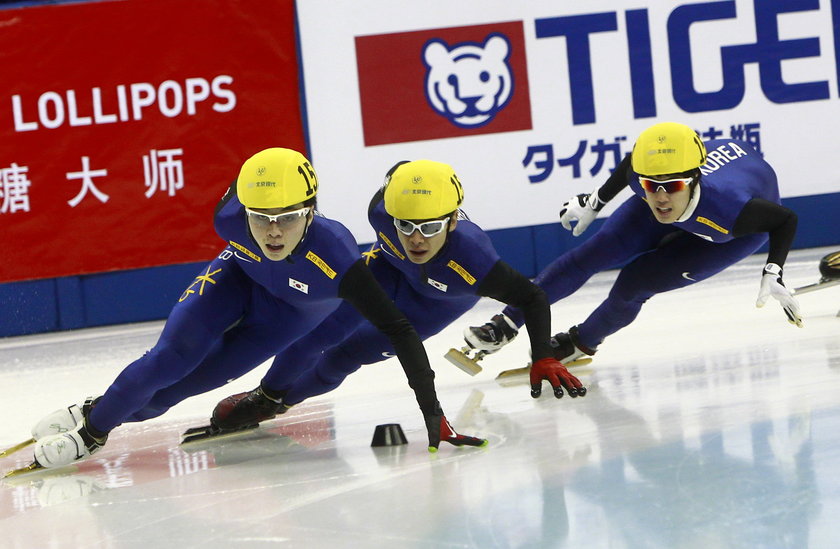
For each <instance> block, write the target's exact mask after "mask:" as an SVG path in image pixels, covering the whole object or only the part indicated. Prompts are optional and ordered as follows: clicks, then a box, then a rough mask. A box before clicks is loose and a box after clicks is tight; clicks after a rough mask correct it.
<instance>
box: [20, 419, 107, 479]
mask: <svg viewBox="0 0 840 549" xmlns="http://www.w3.org/2000/svg"><path fill="white" fill-rule="evenodd" d="M107 440H108V434H107V433H106V434H101V435H97V436H94V435H93V434H92V433H91V429H90V427H89V426H88V425H87V418H85V419H84V420H83V421H82V422H80V423H79V424H78V425H77V426H76V427H75V428H74V429H72V430H70V431H67V432H66V433H59V434H57V435H48V436H45V437H44V438H42V439H40V440H38V442H36V443H35V463H36V464H37V465H38V466H40V467H46V468H55V467H64V466H65V465H70V464H71V463H73V462H75V461H79V460H81V459H84V458H86V457H88V456H90V455H92V454H94V453H96V452H97V451H99V449H100V448H102V446H104V445H105V442H106V441H107Z"/></svg>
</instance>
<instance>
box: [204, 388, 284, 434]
mask: <svg viewBox="0 0 840 549" xmlns="http://www.w3.org/2000/svg"><path fill="white" fill-rule="evenodd" d="M289 408H291V406H290V405H288V404H285V403H284V402H283V398H282V397H280V398H279V399H274V398H271V397H269V396H268V395H267V394H266V393H265V391H263V389H262V387H257V388H256V389H254V390H253V391H249V392H247V393H239V394H236V395H231V396H229V397H227V398H225V399H223V400H222V401H221V402H219V403H218V404H217V405H216V408H215V409H213V416H212V418H211V419H210V423H212V424H213V425H214V426H216V427H218V428H219V429H221V430H223V431H227V430H230V429H239V428H242V427H247V426H249V425H255V424H257V423H259V422H261V421H265V420H267V419H271V418H273V417H275V416H276V415H278V414H283V413H285V412H286V410H288V409H289Z"/></svg>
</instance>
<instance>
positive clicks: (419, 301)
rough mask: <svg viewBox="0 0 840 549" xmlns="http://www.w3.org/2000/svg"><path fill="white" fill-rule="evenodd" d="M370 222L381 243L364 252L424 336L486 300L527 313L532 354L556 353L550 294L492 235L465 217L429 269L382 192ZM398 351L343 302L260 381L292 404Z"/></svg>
mask: <svg viewBox="0 0 840 549" xmlns="http://www.w3.org/2000/svg"><path fill="white" fill-rule="evenodd" d="M368 219H369V221H370V224H371V226H372V227H373V229H374V231H375V233H376V237H377V240H376V242H375V243H374V245H373V246H372V247H371V249H370V251H368V252H366V253H365V254H364V255H365V256H366V261H367V262H368V265H369V266H370V269H371V270H372V271H373V273H374V276H375V277H376V279H377V281H379V283H380V285H381V286H382V287H383V288H384V289H385V291H386V293H387V294H388V295H389V296H390V297H391V298H392V299H393V300H394V302H395V303H396V304H397V307H398V308H399V309H400V310H401V311H402V312H403V313H404V314H405V315H406V317H408V319H409V321H410V322H411V324H412V325H413V326H414V327H415V329H416V330H417V332H418V334H419V335H420V337H421V338H423V339H426V338H428V337H430V336H432V335H434V334H437V333H438V332H440V331H441V330H442V329H443V328H445V327H446V326H448V325H449V324H451V323H452V322H453V321H454V320H456V319H457V318H459V317H460V316H461V315H463V314H464V313H465V312H466V311H468V310H469V309H471V308H472V307H473V306H474V305H475V303H476V302H477V301H478V300H479V298H480V297H482V296H486V297H492V298H494V299H498V300H499V301H502V302H503V303H513V304H517V305H518V306H519V307H520V308H522V310H524V311H526V314H527V315H530V317H529V322H528V323H527V324H528V333H529V337H530V338H531V344H532V348H533V349H535V353H534V356H537V357H544V356H551V349H550V347H549V344H548V339H549V337H548V336H549V333H550V323H551V318H550V313H549V310H548V307H547V302H546V300H545V295H544V294H543V292H542V291H540V290H539V289H538V288H537V287H536V286H535V285H534V284H533V283H532V282H531V281H530V280H528V279H527V278H525V277H524V276H523V275H521V274H520V273H518V272H516V271H515V270H513V269H512V268H511V267H510V266H509V265H507V264H506V263H505V262H504V261H502V260H500V259H499V255H498V253H497V252H496V250H495V249H494V248H493V245H492V243H491V241H490V238H489V237H488V236H487V234H486V233H485V232H484V231H483V230H482V229H481V228H480V227H479V226H478V225H476V224H475V223H473V222H472V221H470V220H469V219H467V218H466V216H465V215H464V214H463V212H459V219H458V223H457V226H456V227H455V229H454V230H453V231H451V232H449V233H448V234H447V241H446V243H445V244H444V245H443V247H442V248H441V250H440V251H439V252H438V254H437V255H436V256H435V257H433V258H432V259H430V260H429V261H428V262H426V263H423V264H416V263H412V262H411V261H410V260H409V259H408V258H406V256H405V251H404V250H403V248H402V245H401V243H400V240H399V237H398V236H397V231H396V229H395V228H394V218H393V217H392V216H390V215H389V214H388V213H387V212H386V211H385V207H384V203H383V192H382V191H381V190H380V191H379V192H378V193H376V195H375V196H374V197H373V200H372V201H371V205H370V208H369V211H368ZM392 353H393V349H392V347H391V346H390V344H389V342H388V340H387V339H386V338H383V337H382V336H381V334H379V333H378V332H377V330H376V329H374V328H373V326H371V325H370V323H369V322H367V321H365V319H364V318H362V317H361V316H360V315H359V314H358V313H357V312H356V311H354V310H353V309H352V308H351V307H347V306H345V305H342V306H340V307H339V308H338V310H336V312H334V313H333V314H331V315H330V316H329V318H327V320H325V321H324V322H323V323H322V324H321V325H320V326H319V327H318V328H317V329H316V330H314V331H313V332H312V333H311V334H309V335H308V336H306V337H304V338H302V339H300V340H298V341H296V342H295V343H294V344H293V345H291V346H290V347H288V348H287V349H286V350H284V351H283V352H281V353H279V354H278V356H277V357H276V358H275V360H274V363H273V364H272V367H271V369H270V370H269V372H268V373H267V374H266V376H265V378H263V381H262V384H263V386H266V387H270V388H271V389H273V390H277V391H281V390H282V391H287V394H286V396H285V397H284V399H285V401H286V402H289V403H292V404H293V403H297V402H300V401H302V400H304V399H306V398H309V397H311V396H314V395H318V394H322V393H325V392H327V391H330V390H332V389H334V388H335V387H337V386H338V385H339V384H340V383H341V382H342V381H343V380H344V378H345V377H346V376H347V375H349V374H350V373H352V372H354V371H355V370H357V369H358V368H359V367H360V366H361V365H362V364H371V363H374V362H378V361H381V360H385V359H386V358H388V357H390V356H393V355H392ZM307 364H308V365H310V367H309V368H308V369H307V370H306V372H305V373H303V374H302V375H300V377H298V378H297V379H295V376H296V375H297V373H298V368H299V367H300V365H307Z"/></svg>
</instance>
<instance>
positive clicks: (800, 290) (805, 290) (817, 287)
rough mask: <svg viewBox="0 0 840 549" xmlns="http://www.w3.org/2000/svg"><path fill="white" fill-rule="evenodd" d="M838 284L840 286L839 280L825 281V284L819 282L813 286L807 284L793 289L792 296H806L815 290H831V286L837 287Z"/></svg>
mask: <svg viewBox="0 0 840 549" xmlns="http://www.w3.org/2000/svg"><path fill="white" fill-rule="evenodd" d="M838 284H840V278H838V279H836V280H826V281H825V282H823V281H820V282H816V283H814V284H808V285H807V286H800V287H799V288H794V290H793V295H800V294H807V293H808V292H814V291H817V290H822V289H824V288H831V287H832V286H837V285H838Z"/></svg>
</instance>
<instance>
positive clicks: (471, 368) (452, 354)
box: [443, 349, 483, 376]
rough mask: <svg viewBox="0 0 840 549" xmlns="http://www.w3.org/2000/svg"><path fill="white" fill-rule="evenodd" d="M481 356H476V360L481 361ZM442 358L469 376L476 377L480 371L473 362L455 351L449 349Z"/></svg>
mask: <svg viewBox="0 0 840 549" xmlns="http://www.w3.org/2000/svg"><path fill="white" fill-rule="evenodd" d="M481 356H483V355H481ZM481 356H478V355H476V360H481ZM443 357H444V358H445V359H446V360H448V361H449V362H451V363H452V364H454V365H455V366H457V367H458V368H460V369H461V370H463V371H464V372H466V373H468V374H469V375H471V376H474V375H476V374H477V373H479V372H480V371H481V370H482V368H481V366H479V365H478V363H476V361H475V360H473V359H471V358H470V357H468V356H467V355H466V354H464V353H463V352H461V351H458V350H456V349H449V351H447V352H446V354H445V355H443Z"/></svg>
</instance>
